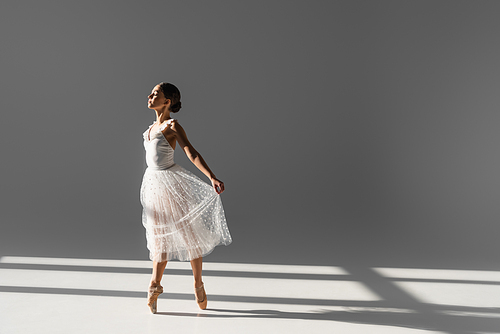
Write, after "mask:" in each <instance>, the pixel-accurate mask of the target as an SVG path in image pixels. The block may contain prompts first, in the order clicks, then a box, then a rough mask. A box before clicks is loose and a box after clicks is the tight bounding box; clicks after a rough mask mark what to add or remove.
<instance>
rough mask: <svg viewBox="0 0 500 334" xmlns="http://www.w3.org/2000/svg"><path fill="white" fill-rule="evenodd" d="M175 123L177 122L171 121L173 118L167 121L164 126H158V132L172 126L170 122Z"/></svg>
mask: <svg viewBox="0 0 500 334" xmlns="http://www.w3.org/2000/svg"><path fill="white" fill-rule="evenodd" d="M175 121H177V120H176V119H173V118H171V119H169V120H168V121H166V122H165V123H164V124H162V126H160V131H163V130H165V128H166V127H167V126H168V125H170V124H172V122H175Z"/></svg>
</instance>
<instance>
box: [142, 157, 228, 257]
mask: <svg viewBox="0 0 500 334" xmlns="http://www.w3.org/2000/svg"><path fill="white" fill-rule="evenodd" d="M141 203H142V206H143V214H142V223H143V225H144V227H145V228H146V239H147V247H148V249H149V257H150V259H151V260H152V261H156V262H163V261H170V260H175V259H176V260H180V261H190V260H193V259H196V258H199V257H202V256H206V255H208V254H210V253H211V252H212V251H213V249H214V248H215V247H216V246H218V245H229V244H230V243H231V241H232V240H231V235H230V234H229V229H228V228H227V224H226V217H225V215H224V209H223V207H222V201H221V199H220V196H219V195H218V194H217V193H216V192H215V191H214V189H213V188H212V187H211V186H210V185H208V184H207V183H205V182H203V181H202V180H200V179H199V178H198V177H197V176H195V175H194V174H192V173H191V172H189V171H187V170H186V169H184V168H182V167H181V166H179V165H177V164H174V165H173V166H172V167H170V168H169V169H166V170H153V169H150V168H148V169H146V172H145V173H144V178H143V180H142V186H141Z"/></svg>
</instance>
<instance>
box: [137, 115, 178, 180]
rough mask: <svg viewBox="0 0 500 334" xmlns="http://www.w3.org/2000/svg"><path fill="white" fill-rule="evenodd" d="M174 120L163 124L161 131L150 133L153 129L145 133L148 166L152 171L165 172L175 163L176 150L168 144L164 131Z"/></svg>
mask: <svg viewBox="0 0 500 334" xmlns="http://www.w3.org/2000/svg"><path fill="white" fill-rule="evenodd" d="M172 121H173V119H170V120H168V121H167V123H165V124H163V125H162V126H161V127H160V129H159V131H157V132H154V133H150V130H151V127H152V126H153V125H154V123H153V124H152V125H150V126H149V128H148V129H147V130H146V131H145V132H144V134H143V137H144V149H145V150H146V165H147V166H148V168H150V169H155V170H164V169H168V168H170V167H172V166H173V165H174V164H175V163H174V149H173V148H172V146H170V144H169V143H168V141H167V139H166V138H165V136H164V135H163V133H162V131H163V130H164V129H165V128H166V127H167V125H168V124H170V123H172Z"/></svg>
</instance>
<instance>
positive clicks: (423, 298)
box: [0, 256, 500, 334]
mask: <svg viewBox="0 0 500 334" xmlns="http://www.w3.org/2000/svg"><path fill="white" fill-rule="evenodd" d="M150 266H151V264H150V262H149V261H126V260H105V259H100V260H96V259H64V258H43V257H16V256H3V257H1V258H0V333H2V334H10V333H30V334H31V333H33V334H35V333H51V334H55V333H65V334H66V333H93V334H97V333H205V334H210V333H342V334H350V333H356V334H357V333H370V334H378V333H383V334H392V333H397V334H407V333H408V334H409V333H425V334H430V333H458V334H470V333H477V334H487V333H488V334H493V333H500V272H499V271H477V270H440V269H425V268H366V267H365V268H363V267H352V268H345V267H334V266H302V265H301V266H294V265H270V264H242V263H214V262H206V263H204V282H205V286H206V290H207V295H208V300H209V303H208V309H207V310H204V311H201V310H199V309H198V308H197V305H196V303H195V301H194V295H193V289H192V277H191V272H190V267H189V263H181V262H171V263H169V264H168V266H167V270H166V272H165V277H164V281H163V282H162V283H163V286H164V290H165V293H164V294H163V295H161V297H160V299H159V301H158V311H159V312H158V314H156V315H153V314H151V313H150V312H149V308H148V307H147V306H146V292H145V291H146V288H147V286H148V283H149V279H150V272H151V269H150Z"/></svg>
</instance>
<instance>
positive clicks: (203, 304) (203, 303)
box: [194, 284, 207, 310]
mask: <svg viewBox="0 0 500 334" xmlns="http://www.w3.org/2000/svg"><path fill="white" fill-rule="evenodd" d="M194 290H195V292H194V297H195V298H196V302H197V303H198V307H199V308H200V309H202V310H204V309H206V308H207V294H206V293H205V284H202V285H201V286H200V287H199V288H194ZM200 290H201V291H203V299H202V300H199V299H198V295H197V294H196V292H198V291H200Z"/></svg>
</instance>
